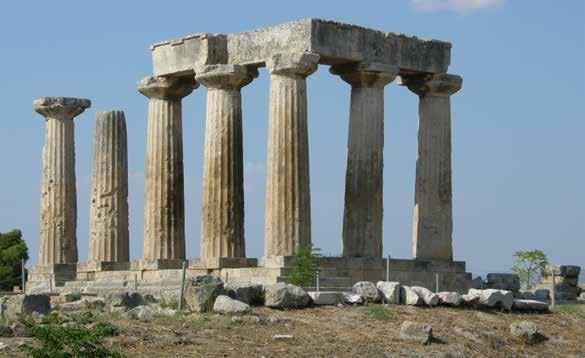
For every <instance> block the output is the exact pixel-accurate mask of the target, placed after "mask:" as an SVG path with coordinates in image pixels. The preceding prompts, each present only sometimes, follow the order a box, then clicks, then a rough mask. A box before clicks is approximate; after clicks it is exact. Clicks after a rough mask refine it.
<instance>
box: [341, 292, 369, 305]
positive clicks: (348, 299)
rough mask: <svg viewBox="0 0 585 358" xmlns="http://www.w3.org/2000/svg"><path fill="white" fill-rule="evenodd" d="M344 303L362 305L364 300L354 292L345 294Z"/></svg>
mask: <svg viewBox="0 0 585 358" xmlns="http://www.w3.org/2000/svg"><path fill="white" fill-rule="evenodd" d="M343 301H344V303H347V304H348V305H361V304H362V303H364V298H363V297H362V296H361V295H358V294H355V293H352V292H343Z"/></svg>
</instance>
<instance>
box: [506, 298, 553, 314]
mask: <svg viewBox="0 0 585 358" xmlns="http://www.w3.org/2000/svg"><path fill="white" fill-rule="evenodd" d="M512 309H513V310H517V311H548V303H544V302H541V301H535V300H514V303H513V304H512Z"/></svg>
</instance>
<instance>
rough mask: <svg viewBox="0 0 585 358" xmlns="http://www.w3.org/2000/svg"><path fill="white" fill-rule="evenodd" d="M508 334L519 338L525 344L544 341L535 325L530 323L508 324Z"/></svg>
mask: <svg viewBox="0 0 585 358" xmlns="http://www.w3.org/2000/svg"><path fill="white" fill-rule="evenodd" d="M510 333H512V335H514V336H516V337H520V338H521V339H522V340H523V341H524V343H526V344H535V343H538V342H541V341H542V340H544V336H543V335H542V334H540V332H539V331H538V327H537V326H536V323H534V322H532V321H519V322H513V323H512V324H510Z"/></svg>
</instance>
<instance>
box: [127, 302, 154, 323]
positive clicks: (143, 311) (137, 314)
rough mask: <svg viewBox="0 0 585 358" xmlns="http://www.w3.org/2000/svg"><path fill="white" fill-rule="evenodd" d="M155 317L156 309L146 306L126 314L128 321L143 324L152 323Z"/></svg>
mask: <svg viewBox="0 0 585 358" xmlns="http://www.w3.org/2000/svg"><path fill="white" fill-rule="evenodd" d="M154 315H155V311H154V309H153V308H152V307H149V306H146V305H145V306H138V307H135V308H133V309H131V310H129V311H128V312H126V313H125V314H124V316H125V317H126V318H127V319H137V320H139V321H143V322H148V321H152V319H153V318H154Z"/></svg>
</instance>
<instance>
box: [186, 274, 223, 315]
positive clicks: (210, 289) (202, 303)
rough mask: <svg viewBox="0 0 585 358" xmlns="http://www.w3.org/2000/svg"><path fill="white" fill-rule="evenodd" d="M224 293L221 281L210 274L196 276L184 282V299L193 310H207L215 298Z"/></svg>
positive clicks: (209, 309)
mask: <svg viewBox="0 0 585 358" xmlns="http://www.w3.org/2000/svg"><path fill="white" fill-rule="evenodd" d="M223 294H224V286H223V282H222V281H221V279H220V278H219V277H215V276H211V275H203V276H196V277H194V278H193V279H192V280H189V281H188V282H187V283H185V291H184V300H185V303H186V306H187V308H188V309H189V310H191V311H193V312H209V311H211V310H212V309H213V304H214V303H215V299H216V298H217V297H218V296H220V295H223Z"/></svg>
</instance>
